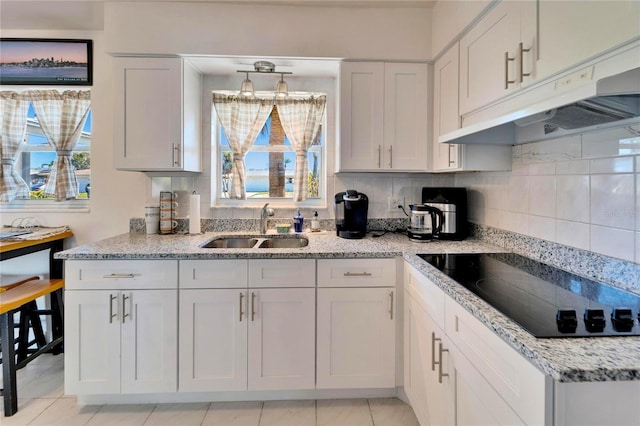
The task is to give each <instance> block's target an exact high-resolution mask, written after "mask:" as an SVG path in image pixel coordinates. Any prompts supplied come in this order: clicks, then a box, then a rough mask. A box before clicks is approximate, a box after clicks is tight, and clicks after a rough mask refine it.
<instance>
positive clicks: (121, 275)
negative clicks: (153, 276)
mask: <svg viewBox="0 0 640 426" xmlns="http://www.w3.org/2000/svg"><path fill="white" fill-rule="evenodd" d="M135 277H136V275H135V274H109V275H104V276H103V277H102V278H135Z"/></svg>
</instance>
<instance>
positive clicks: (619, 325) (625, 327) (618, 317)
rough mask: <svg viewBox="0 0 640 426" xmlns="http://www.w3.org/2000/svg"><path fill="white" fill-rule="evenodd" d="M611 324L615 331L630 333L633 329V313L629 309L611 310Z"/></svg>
mask: <svg viewBox="0 0 640 426" xmlns="http://www.w3.org/2000/svg"><path fill="white" fill-rule="evenodd" d="M611 322H612V323H613V328H614V329H615V330H616V331H631V329H632V328H633V313H632V312H631V309H629V308H613V311H611Z"/></svg>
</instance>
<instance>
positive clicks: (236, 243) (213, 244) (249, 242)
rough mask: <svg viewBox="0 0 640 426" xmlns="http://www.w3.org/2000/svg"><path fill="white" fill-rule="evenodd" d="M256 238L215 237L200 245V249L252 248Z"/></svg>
mask: <svg viewBox="0 0 640 426" xmlns="http://www.w3.org/2000/svg"><path fill="white" fill-rule="evenodd" d="M257 242H258V239H257V238H244V237H240V238H237V237H216V238H214V239H213V240H211V241H208V242H206V243H204V244H203V245H201V246H200V247H202V248H253V247H254V246H255V245H256V243H257Z"/></svg>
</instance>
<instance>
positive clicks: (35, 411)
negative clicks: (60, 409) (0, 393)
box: [0, 398, 56, 426]
mask: <svg viewBox="0 0 640 426" xmlns="http://www.w3.org/2000/svg"><path fill="white" fill-rule="evenodd" d="M54 402H56V400H55V399H54V398H51V399H22V398H18V412H17V413H15V414H14V415H13V416H11V417H2V416H4V404H3V403H0V406H1V407H0V410H2V413H0V424H1V425H2V426H17V425H27V424H29V423H30V422H32V421H33V420H34V419H35V418H36V417H38V416H39V415H40V414H42V412H43V411H44V410H46V409H47V407H49V406H50V405H51V404H53V403H54Z"/></svg>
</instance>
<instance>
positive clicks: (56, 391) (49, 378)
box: [18, 367, 64, 398]
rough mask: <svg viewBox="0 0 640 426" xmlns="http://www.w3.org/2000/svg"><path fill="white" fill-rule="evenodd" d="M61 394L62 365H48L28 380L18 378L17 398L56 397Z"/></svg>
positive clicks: (62, 383) (62, 389) (62, 384)
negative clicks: (57, 366)
mask: <svg viewBox="0 0 640 426" xmlns="http://www.w3.org/2000/svg"><path fill="white" fill-rule="evenodd" d="M25 368H27V367H25ZM62 395H64V372H63V369H62V367H59V368H56V367H49V368H47V369H45V370H43V371H41V372H40V373H39V374H37V375H34V376H31V377H30V378H29V379H28V380H25V378H21V379H20V380H18V397H19V398H58V397H60V396H62Z"/></svg>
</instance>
